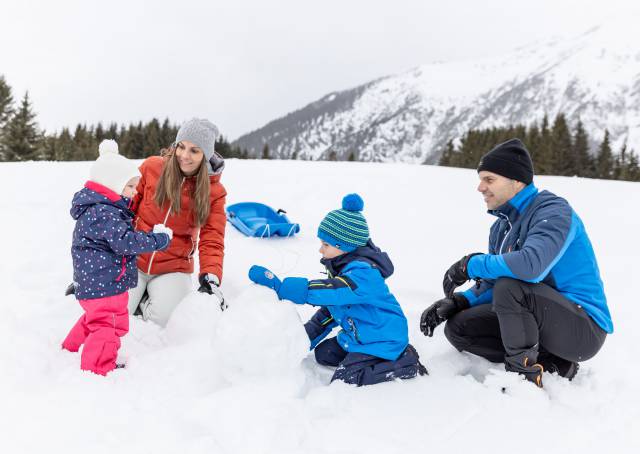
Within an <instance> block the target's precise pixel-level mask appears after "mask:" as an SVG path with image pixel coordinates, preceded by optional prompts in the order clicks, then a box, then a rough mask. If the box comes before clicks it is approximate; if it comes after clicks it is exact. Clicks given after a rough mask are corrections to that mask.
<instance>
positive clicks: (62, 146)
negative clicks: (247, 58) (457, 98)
mask: <svg viewBox="0 0 640 454" xmlns="http://www.w3.org/2000/svg"><path fill="white" fill-rule="evenodd" d="M35 118H36V115H35V113H34V111H33V106H32V104H31V100H30V99H29V93H28V92H27V93H25V94H24V96H23V97H22V99H21V100H20V102H19V103H18V105H15V102H14V100H13V94H12V90H11V87H10V86H9V84H7V82H6V81H5V79H4V76H2V75H0V161H31V160H51V161H90V160H93V159H96V158H97V155H98V144H99V143H100V142H101V141H102V140H103V139H113V140H115V141H116V142H118V146H119V148H120V153H121V154H123V155H124V156H126V157H128V158H133V159H143V158H146V157H148V156H152V155H156V154H158V152H159V150H161V149H162V148H165V147H167V146H169V145H170V144H171V143H172V142H173V141H174V140H175V137H176V134H177V132H178V126H177V125H175V124H173V123H171V122H170V121H169V119H168V118H166V119H165V120H164V121H162V122H160V121H159V120H158V119H156V118H153V119H152V120H151V121H149V122H147V123H143V122H138V123H135V124H134V123H132V124H129V125H128V126H124V125H117V124H116V123H111V124H109V125H107V126H103V125H102V124H101V123H98V124H97V125H89V126H87V125H86V124H78V125H77V126H76V127H75V128H72V129H69V128H63V129H62V130H61V131H60V132H54V133H50V134H48V133H46V131H41V130H40V128H39V127H38V124H37V122H36V120H35ZM514 137H518V138H520V139H522V141H523V142H524V143H525V144H526V145H527V148H528V149H529V151H530V152H531V157H532V159H533V163H534V167H535V171H536V173H537V174H539V175H566V176H574V175H575V176H581V177H590V178H602V179H617V180H628V181H640V164H639V159H638V156H637V155H636V154H635V152H634V151H633V150H628V149H627V146H626V144H625V145H623V146H622V148H621V149H620V150H619V151H618V153H615V154H614V153H613V150H612V149H611V143H610V138H609V131H607V130H605V133H604V139H603V140H602V142H601V143H600V145H599V146H598V148H597V150H591V143H592V141H591V139H590V138H589V135H588V134H587V132H586V130H585V128H584V125H583V124H582V122H581V121H578V122H577V123H576V125H575V127H574V128H570V127H569V124H568V122H567V119H566V117H565V116H564V115H563V114H558V115H557V116H556V117H555V119H554V121H553V124H552V125H550V124H549V120H548V118H547V117H546V116H545V117H544V119H543V120H542V122H541V124H540V125H537V124H533V125H532V126H528V127H527V126H525V125H517V126H510V127H504V128H488V129H472V130H469V131H468V132H467V133H466V134H465V135H464V136H463V137H462V139H461V140H459V141H457V142H456V143H455V144H454V142H453V141H449V142H448V143H447V145H446V147H445V149H444V150H443V153H442V157H441V159H440V162H439V164H440V165H443V166H452V167H466V168H476V166H477V165H478V162H479V161H480V158H481V157H482V155H483V154H484V153H486V152H487V151H488V150H490V149H491V148H492V147H493V146H495V145H496V144H498V143H500V142H504V141H505V140H509V139H511V138H514ZM216 151H218V152H219V153H220V154H221V155H222V156H224V157H225V158H241V159H247V158H251V157H252V156H250V155H249V152H248V150H246V149H241V148H240V147H238V146H235V145H231V144H230V143H229V142H228V141H227V140H226V138H225V137H223V136H221V137H220V139H219V140H218V141H217V142H216ZM259 157H261V158H262V159H272V158H273V156H272V154H271V152H270V150H269V145H268V144H266V143H265V144H264V147H263V149H262V153H261V154H260V155H259ZM297 158H298V156H297V153H294V155H293V156H291V159H297ZM324 158H325V159H328V160H332V161H335V160H337V154H336V153H335V152H330V153H328V154H326V155H325V156H324ZM348 160H349V161H352V160H358V158H357V157H356V156H355V155H354V153H351V154H350V155H349V157H348Z"/></svg>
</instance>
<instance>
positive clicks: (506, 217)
mask: <svg viewBox="0 0 640 454" xmlns="http://www.w3.org/2000/svg"><path fill="white" fill-rule="evenodd" d="M500 216H501V217H503V218H504V219H506V220H507V224H508V225H509V228H508V229H507V231H506V232H504V238H503V239H502V243H500V249H499V250H498V255H500V254H502V248H503V247H504V243H505V241H507V237H508V236H509V233H511V229H512V228H513V226H512V225H511V221H510V220H509V217H508V216H506V215H504V214H502V213H500Z"/></svg>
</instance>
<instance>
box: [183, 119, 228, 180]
mask: <svg viewBox="0 0 640 454" xmlns="http://www.w3.org/2000/svg"><path fill="white" fill-rule="evenodd" d="M218 135H219V132H218V128H217V127H216V125H214V124H213V123H211V122H210V121H209V120H205V119H202V118H192V119H191V120H189V121H187V122H185V123H184V124H183V125H182V126H180V129H179V130H178V135H176V143H177V142H181V141H183V140H187V141H189V142H193V143H194V144H195V145H196V146H197V147H198V148H201V149H202V151H203V152H204V158H205V160H206V161H207V170H208V171H209V175H214V174H218V173H221V172H222V169H224V159H223V158H222V156H220V155H219V154H218V153H216V151H215V149H214V146H215V143H216V140H217V139H218Z"/></svg>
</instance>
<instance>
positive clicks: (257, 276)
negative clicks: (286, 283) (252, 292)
mask: <svg viewBox="0 0 640 454" xmlns="http://www.w3.org/2000/svg"><path fill="white" fill-rule="evenodd" d="M249 279H251V280H252V281H253V282H255V283H256V284H260V285H264V286H265V287H269V288H270V289H273V290H275V291H276V293H278V292H279V291H280V286H281V285H282V281H281V280H280V279H278V276H276V275H275V274H273V273H272V272H271V271H269V270H268V269H266V268H265V267H264V266H258V265H253V266H252V267H251V268H250V269H249Z"/></svg>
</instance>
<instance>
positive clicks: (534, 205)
mask: <svg viewBox="0 0 640 454" xmlns="http://www.w3.org/2000/svg"><path fill="white" fill-rule="evenodd" d="M489 213H490V214H492V215H494V216H497V217H498V220H497V221H496V222H495V223H494V224H493V226H492V227H491V232H490V234H489V254H481V255H475V256H473V257H472V258H471V259H470V260H469V263H468V265H467V272H468V275H469V277H470V278H471V279H481V280H482V282H481V284H480V285H479V286H478V287H473V288H471V289H469V290H467V291H465V292H463V295H464V296H465V297H466V298H467V300H468V301H469V304H470V305H471V306H474V305H477V304H484V303H490V302H491V300H492V294H493V284H494V282H495V280H496V279H498V278H501V277H510V278H514V279H518V280H521V281H525V282H533V283H538V282H542V283H544V284H547V285H549V286H550V287H553V288H554V289H556V290H558V292H560V293H561V294H562V295H563V296H565V297H566V298H567V299H569V300H570V301H572V302H574V303H576V304H577V305H579V306H581V307H582V308H583V309H584V310H585V311H586V312H587V314H589V316H590V317H591V318H593V319H594V320H595V321H596V323H597V324H598V325H599V326H600V327H601V328H602V329H603V330H605V331H606V332H607V333H612V332H613V322H612V321H611V315H610V313H609V308H608V306H607V299H606V297H605V294H604V288H603V285H602V280H601V279H600V271H599V270H598V263H597V262H596V257H595V254H594V252H593V247H592V246H591V242H590V241H589V237H588V236H587V232H586V230H585V228H584V225H583V224H582V221H581V220H580V218H579V217H578V215H577V214H576V213H575V212H574V211H573V209H572V208H571V206H570V205H569V203H568V202H567V201H566V200H565V199H563V198H561V197H558V196H556V195H555V194H552V193H551V192H549V191H542V192H538V189H537V188H536V187H535V186H534V185H533V183H531V184H529V185H528V186H526V187H525V188H524V189H522V190H521V191H520V192H519V193H518V194H516V195H515V196H514V197H513V198H512V199H511V200H510V201H509V202H507V203H505V204H504V205H502V206H501V207H499V208H498V209H496V210H490V211H489Z"/></svg>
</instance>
